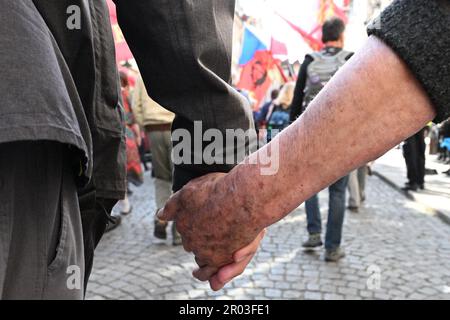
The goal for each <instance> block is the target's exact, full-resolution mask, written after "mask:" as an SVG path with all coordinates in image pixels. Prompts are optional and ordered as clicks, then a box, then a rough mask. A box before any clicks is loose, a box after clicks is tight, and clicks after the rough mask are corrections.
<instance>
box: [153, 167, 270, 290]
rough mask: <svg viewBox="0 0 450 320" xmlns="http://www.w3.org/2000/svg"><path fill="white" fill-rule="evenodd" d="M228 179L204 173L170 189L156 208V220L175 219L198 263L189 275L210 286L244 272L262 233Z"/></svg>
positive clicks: (225, 176)
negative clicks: (175, 188)
mask: <svg viewBox="0 0 450 320" xmlns="http://www.w3.org/2000/svg"><path fill="white" fill-rule="evenodd" d="M233 185H234V181H232V180H231V179H229V176H228V175H226V174H223V173H214V174H209V175H206V176H204V177H201V178H199V179H196V180H193V181H191V182H190V183H189V184H187V185H186V186H185V187H184V188H183V189H182V190H180V191H179V192H177V193H175V194H174V195H173V196H172V197H171V198H170V199H169V201H168V202H167V204H166V205H165V207H164V208H163V209H162V210H161V211H160V212H159V213H158V218H159V219H161V220H165V221H170V220H174V221H176V223H177V230H178V232H179V233H180V234H181V237H182V239H183V246H184V249H185V250H186V251H188V252H193V253H194V255H195V260H196V262H197V264H198V266H199V269H197V270H195V271H194V273H193V275H194V277H196V278H197V279H199V280H200V281H209V282H210V285H211V288H212V289H213V290H215V291H217V290H220V289H222V288H223V287H224V286H225V284H226V283H227V282H229V281H231V280H232V279H233V278H234V277H236V276H238V275H240V274H242V273H243V272H244V270H245V268H246V267H247V265H248V264H249V263H250V261H251V260H252V258H253V256H254V255H255V253H256V251H257V249H258V247H259V245H260V242H261V240H262V239H263V237H264V235H265V229H264V228H260V227H256V226H255V225H256V224H255V223H252V219H253V217H252V216H251V215H250V213H251V212H252V210H251V208H248V205H249V204H248V203H247V204H245V202H246V201H245V200H244V197H245V195H241V196H237V195H236V194H235V193H234V192H233V191H234V188H233ZM219 204H220V205H219Z"/></svg>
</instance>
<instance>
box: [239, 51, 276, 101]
mask: <svg viewBox="0 0 450 320" xmlns="http://www.w3.org/2000/svg"><path fill="white" fill-rule="evenodd" d="M274 67H276V60H275V59H274V58H273V57H272V54H271V52H270V51H257V52H256V53H255V56H254V57H253V59H252V60H251V61H250V62H249V63H247V64H246V65H245V66H244V67H243V69H242V73H241V79H240V81H239V83H238V85H237V87H238V88H239V89H243V90H247V91H250V92H252V93H253V95H254V98H255V99H256V101H257V103H256V105H255V109H258V108H259V106H260V105H261V103H262V101H263V100H264V98H265V96H266V93H267V91H268V90H269V88H270V86H271V84H272V76H271V74H270V73H271V71H272V70H273V69H274Z"/></svg>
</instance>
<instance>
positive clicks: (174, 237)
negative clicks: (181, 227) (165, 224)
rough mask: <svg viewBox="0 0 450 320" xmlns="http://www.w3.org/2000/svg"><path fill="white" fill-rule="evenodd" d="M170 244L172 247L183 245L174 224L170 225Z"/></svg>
mask: <svg viewBox="0 0 450 320" xmlns="http://www.w3.org/2000/svg"><path fill="white" fill-rule="evenodd" d="M172 244H173V245H174V246H181V245H182V244H183V240H182V239H181V235H180V234H179V233H178V231H177V226H176V224H175V222H174V223H173V224H172Z"/></svg>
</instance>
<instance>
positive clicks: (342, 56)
mask: <svg viewBox="0 0 450 320" xmlns="http://www.w3.org/2000/svg"><path fill="white" fill-rule="evenodd" d="M349 55H350V52H348V51H345V50H341V51H339V52H338V53H337V54H335V55H326V54H325V52H324V51H320V52H314V53H312V54H310V56H311V57H312V58H313V61H312V62H311V64H310V65H309V66H308V72H307V79H306V86H305V95H304V97H305V98H304V104H303V111H304V110H305V109H306V108H307V107H308V106H309V104H310V103H311V102H312V101H313V100H314V98H315V97H316V96H317V95H318V94H319V92H320V91H321V90H322V89H323V88H324V87H325V85H326V84H327V83H328V82H329V81H330V80H331V78H333V76H334V75H335V74H336V72H337V71H338V70H339V68H341V67H342V66H343V65H344V64H345V63H346V62H347V58H348V56H349Z"/></svg>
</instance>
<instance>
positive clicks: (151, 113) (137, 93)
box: [133, 78, 181, 245]
mask: <svg viewBox="0 0 450 320" xmlns="http://www.w3.org/2000/svg"><path fill="white" fill-rule="evenodd" d="M133 102H134V109H133V110H134V114H135V117H136V120H137V122H138V123H139V124H140V126H141V127H142V128H145V132H146V134H147V136H148V139H149V141H150V149H151V152H152V165H153V173H154V176H155V202H156V208H157V210H159V209H161V208H163V207H164V204H165V203H166V202H167V200H168V199H169V198H170V196H171V195H172V171H173V163H172V139H171V127H172V122H173V120H174V117H175V115H174V114H173V113H172V112H170V111H168V110H166V109H164V108H163V107H162V106H160V105H159V104H157V103H156V102H155V101H153V100H152V99H151V98H150V97H149V96H148V93H147V90H146V88H145V85H144V82H143V80H142V78H140V79H138V81H137V83H136V88H135V90H134V97H133ZM154 225H155V228H154V236H155V238H157V239H161V240H165V239H167V231H166V229H167V226H168V223H167V222H165V221H161V220H158V219H157V218H156V217H155V221H154ZM172 240H173V245H180V244H181V238H180V236H179V234H178V232H177V231H176V225H175V224H172Z"/></svg>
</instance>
